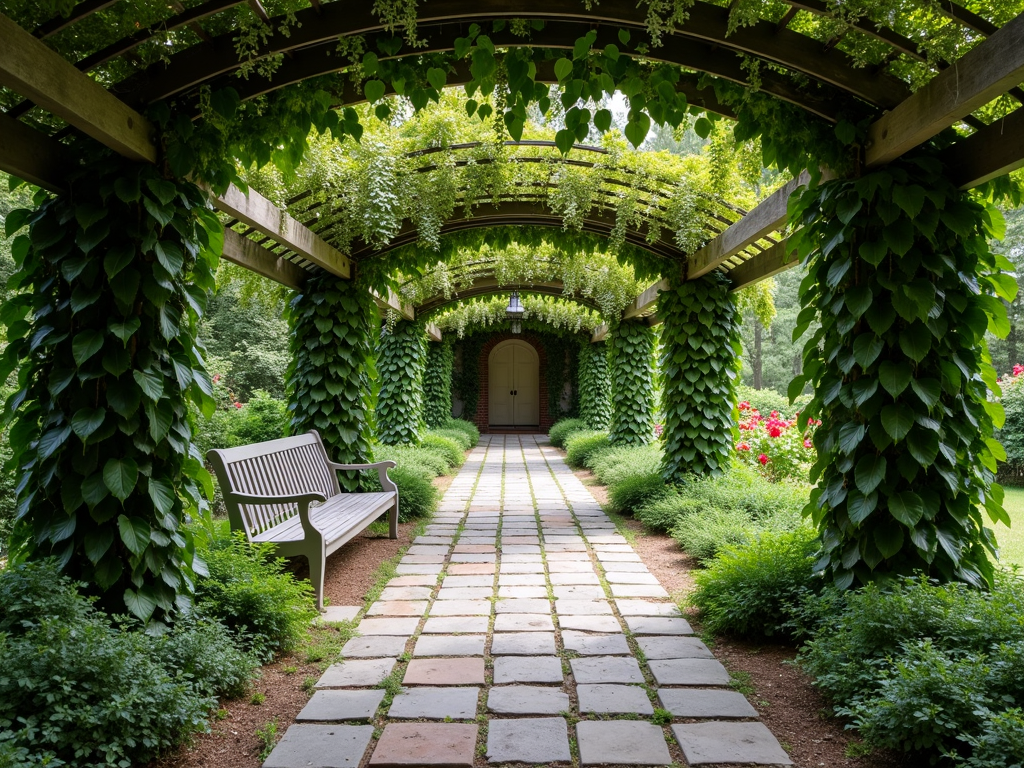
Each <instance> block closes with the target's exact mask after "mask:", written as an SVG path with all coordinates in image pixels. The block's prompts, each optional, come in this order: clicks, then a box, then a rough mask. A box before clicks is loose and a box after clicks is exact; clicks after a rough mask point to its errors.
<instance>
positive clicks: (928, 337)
mask: <svg viewBox="0 0 1024 768" xmlns="http://www.w3.org/2000/svg"><path fill="white" fill-rule="evenodd" d="M931 348H932V333H931V331H929V330H928V326H926V325H925V324H924V323H921V322H915V323H913V324H911V325H908V326H907V327H906V328H904V329H903V330H902V331H900V349H902V350H903V352H904V353H905V354H906V355H907V357H909V358H910V359H912V360H913V361H914V362H917V363H919V362H921V361H922V360H924V359H925V357H926V356H927V355H928V353H929V352H930V351H931Z"/></svg>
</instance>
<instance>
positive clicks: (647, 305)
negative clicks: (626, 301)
mask: <svg viewBox="0 0 1024 768" xmlns="http://www.w3.org/2000/svg"><path fill="white" fill-rule="evenodd" d="M667 290H668V280H659V281H658V282H656V283H655V284H654V285H652V286H651V287H650V288H648V289H647V290H645V291H644V292H643V293H641V294H640V295H639V296H637V297H636V299H634V301H633V303H632V304H630V305H629V306H628V307H626V308H625V309H624V310H623V311H622V319H623V320H628V319H629V318H631V317H639V316H641V315H648V314H650V313H651V312H653V311H654V309H655V308H656V307H657V306H658V294H659V293H661V292H662V291H667Z"/></svg>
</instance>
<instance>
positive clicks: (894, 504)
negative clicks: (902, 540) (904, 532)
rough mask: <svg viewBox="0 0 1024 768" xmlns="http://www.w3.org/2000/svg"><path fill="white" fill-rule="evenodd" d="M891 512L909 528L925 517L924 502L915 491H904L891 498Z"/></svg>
mask: <svg viewBox="0 0 1024 768" xmlns="http://www.w3.org/2000/svg"><path fill="white" fill-rule="evenodd" d="M889 512H890V513H891V514H892V516H893V517H895V518H896V519H897V520H899V521H900V522H901V523H903V524H904V525H905V526H907V527H908V528H913V527H914V526H915V525H917V524H918V523H919V522H921V518H922V517H923V516H924V501H922V499H921V497H920V496H918V495H917V494H916V493H914V492H913V491H902V492H900V493H897V494H895V495H893V496H890V497H889Z"/></svg>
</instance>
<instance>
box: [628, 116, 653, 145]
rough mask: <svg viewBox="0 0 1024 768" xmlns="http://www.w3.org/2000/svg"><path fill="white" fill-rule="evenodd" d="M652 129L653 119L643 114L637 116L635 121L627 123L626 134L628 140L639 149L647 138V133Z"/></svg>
mask: <svg viewBox="0 0 1024 768" xmlns="http://www.w3.org/2000/svg"><path fill="white" fill-rule="evenodd" d="M650 129H651V118H649V117H648V116H647V115H645V114H643V113H642V112H641V113H640V114H639V115H637V116H636V119H635V120H630V121H629V122H628V123H626V128H625V131H624V133H625V134H626V139H627V140H628V141H629V143H630V144H632V145H633V146H634V147H637V148H639V147H640V145H641V144H643V143H644V139H646V138H647V133H648V131H650Z"/></svg>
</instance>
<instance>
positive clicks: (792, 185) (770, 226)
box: [686, 172, 810, 280]
mask: <svg viewBox="0 0 1024 768" xmlns="http://www.w3.org/2000/svg"><path fill="white" fill-rule="evenodd" d="M809 181H810V177H809V176H808V175H807V173H806V172H804V173H801V174H800V176H798V177H797V178H795V179H793V180H791V181H789V182H788V183H787V184H786V185H785V186H783V187H782V188H781V189H778V190H776V191H775V192H773V193H772V194H771V195H769V196H768V197H766V198H765V199H764V200H762V201H761V202H760V203H758V204H757V205H756V206H754V208H752V209H751V210H750V211H749V212H748V213H747V215H746V216H744V217H743V218H742V219H740V220H739V221H737V222H736V223H734V224H732V225H730V226H729V227H728V229H726V230H725V231H724V232H723V233H722V234H720V235H719V236H718V237H716V238H715V239H714V240H712V241H711V242H710V243H708V244H707V245H705V246H704V247H703V248H701V249H700V250H699V251H695V252H694V253H693V255H691V256H690V258H689V260H688V261H687V262H686V279H687V280H694V279H696V278H698V277H702V276H703V275H706V274H707V273H708V272H711V271H712V270H714V269H718V267H720V266H721V265H722V264H724V263H725V262H726V261H728V260H729V259H730V258H732V257H733V256H735V255H736V254H737V253H739V252H740V251H742V250H743V249H744V248H746V247H747V246H748V245H750V244H751V243H754V242H756V241H758V240H760V239H761V238H763V237H765V236H766V235H768V234H770V233H771V232H775V231H776V230H778V229H780V228H781V227H782V226H783V225H785V223H786V212H787V207H786V206H787V204H788V202H789V197H790V195H792V194H793V192H795V191H796V190H797V189H798V188H799V187H803V186H806V185H807V183H808V182H809ZM755 258H756V257H755Z"/></svg>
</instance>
